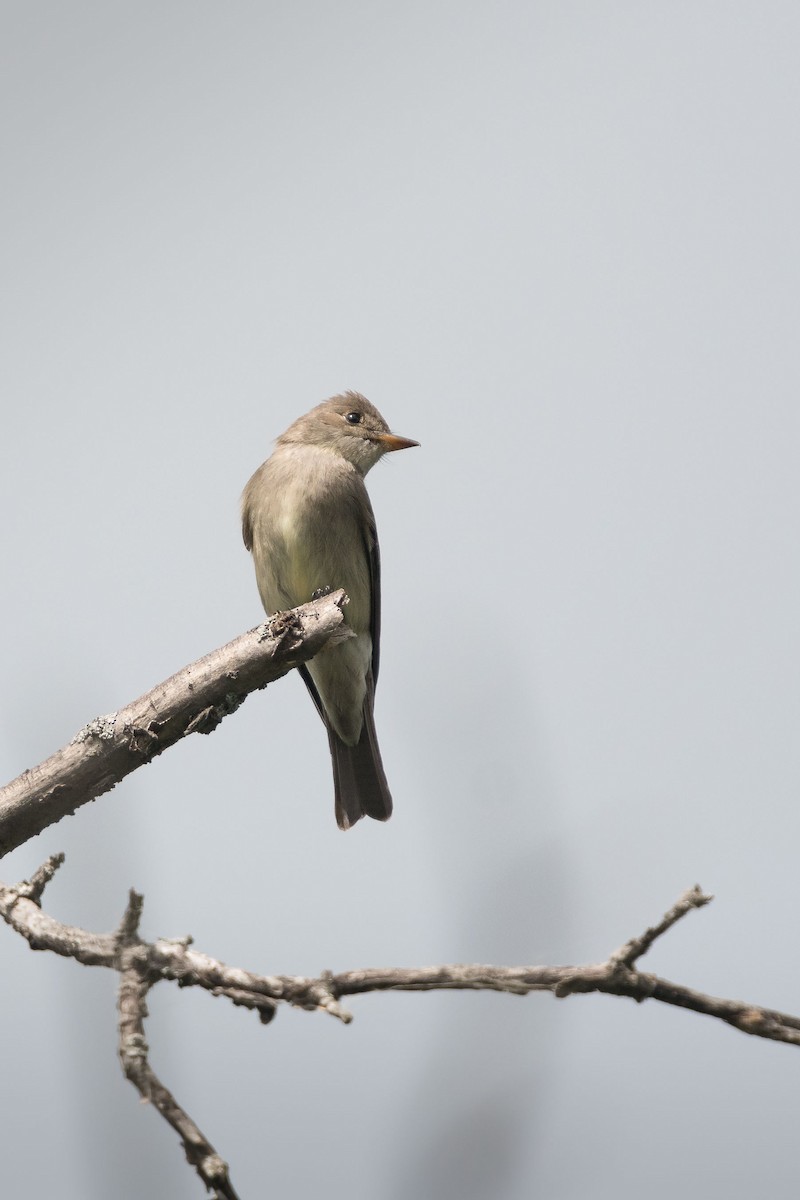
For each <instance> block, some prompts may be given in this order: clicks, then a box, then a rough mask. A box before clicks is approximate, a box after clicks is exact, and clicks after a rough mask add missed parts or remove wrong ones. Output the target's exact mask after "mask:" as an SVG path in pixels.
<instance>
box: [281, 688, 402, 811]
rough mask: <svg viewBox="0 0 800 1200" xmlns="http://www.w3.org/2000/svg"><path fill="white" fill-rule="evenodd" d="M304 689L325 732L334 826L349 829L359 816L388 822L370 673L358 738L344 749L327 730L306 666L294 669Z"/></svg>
mask: <svg viewBox="0 0 800 1200" xmlns="http://www.w3.org/2000/svg"><path fill="white" fill-rule="evenodd" d="M298 670H299V672H300V674H301V676H302V678H303V682H304V683H305V685H306V687H307V688H308V690H309V692H310V694H311V699H312V700H313V701H314V706H315V708H316V710H317V712H318V713H319V715H320V717H321V718H322V720H323V722H324V724H325V728H326V729H327V731H328V745H329V746H330V749H331V762H332V764H333V786H334V793H335V797H336V824H337V825H338V826H339V828H340V829H350V828H351V827H352V826H353V825H355V823H356V821H360V820H361V818H362V817H373V818H374V819H375V820H376V821H388V820H389V817H390V816H391V815H392V793H391V792H390V791H389V784H388V783H387V782H386V774H385V772H384V770H383V763H382V761H381V752H380V749H379V747H378V735H377V734H376V732H375V718H374V716H373V713H372V706H373V703H374V699H375V685H374V683H373V680H372V672H371V671H370V672H369V673H368V674H367V694H366V696H365V697H364V723H363V725H362V727H361V737H360V738H359V739H358V742H357V743H356V745H355V746H348V745H347V743H346V742H343V741H342V739H341V738H340V737H339V735H338V734H337V733H336V731H335V730H334V729H333V728H332V727H331V725H330V723H329V721H328V720H327V718H326V716H325V710H324V708H323V706H322V701H321V700H320V696H319V692H318V691H317V689H316V686H315V684H314V681H313V679H312V678H311V674H310V672H309V670H308V667H306V666H302V667H299V668H298Z"/></svg>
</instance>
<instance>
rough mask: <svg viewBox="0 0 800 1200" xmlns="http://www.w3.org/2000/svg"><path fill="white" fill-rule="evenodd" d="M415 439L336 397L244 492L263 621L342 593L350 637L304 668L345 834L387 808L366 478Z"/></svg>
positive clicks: (373, 411) (305, 420) (362, 402)
mask: <svg viewBox="0 0 800 1200" xmlns="http://www.w3.org/2000/svg"><path fill="white" fill-rule="evenodd" d="M418 445H419V442H415V441H413V440H412V439H411V438H406V437H400V436H398V435H397V434H394V433H392V432H391V431H390V429H389V426H388V425H387V423H386V421H385V420H384V419H383V417H382V416H381V414H380V413H379V412H378V410H377V408H375V406H374V405H373V404H371V403H370V401H369V400H367V398H366V397H365V396H362V395H361V394H360V393H359V392H352V391H348V392H343V393H342V394H340V395H337V396H332V397H331V398H330V399H329V400H324V401H323V402H322V403H321V404H318V405H317V406H316V408H312V409H311V411H310V412H307V413H305V414H304V415H303V416H302V417H299V418H298V420H296V421H295V422H294V424H293V425H290V426H289V428H288V429H287V430H286V432H285V433H283V434H281V436H280V437H279V438H277V440H276V443H275V449H274V451H273V453H272V455H271V456H270V457H269V458H268V459H267V460H266V462H264V463H262V465H261V466H260V467H259V468H258V470H257V471H256V472H255V473H254V474H253V476H252V477H251V478H250V480H249V481H248V483H247V485H246V487H245V489H244V492H243V493H242V536H243V538H244V544H245V547H246V548H247V549H248V550H249V551H250V552H251V553H252V556H253V563H254V566H255V574H256V583H257V585H258V591H259V594H260V596H261V602H262V604H263V605H264V609H265V611H266V613H267V615H268V616H271V615H273V614H274V613H276V612H279V611H282V610H284V609H287V608H296V607H297V606H298V605H300V604H305V603H306V602H307V601H309V600H312V599H316V598H317V597H319V596H321V595H324V594H326V593H327V592H329V591H331V590H333V589H334V588H343V589H344V591H345V592H346V593H347V596H348V597H349V601H350V602H349V604H348V606H347V609H346V610H345V615H346V619H347V624H348V625H349V627H350V630H351V631H352V632H351V636H350V637H348V638H347V639H346V640H343V641H340V642H338V643H337V644H336V645H331V644H329V645H327V646H326V647H324V648H323V650H321V651H320V653H319V654H317V655H316V656H315V657H314V658H313V659H312V660H311V661H310V662H308V663H306V664H305V665H303V666H301V667H300V668H299V671H300V674H301V676H302V677H303V681H304V682H305V685H306V687H307V688H308V691H309V692H310V694H311V699H312V700H313V701H314V705H315V707H316V709H317V712H318V713H319V715H320V716H321V717H322V720H323V722H324V724H325V728H326V730H327V733H328V744H329V747H330V753H331V761H332V765H333V782H334V794H335V814H336V822H337V824H338V826H339V828H340V829H350V828H351V827H352V826H353V825H355V823H356V822H357V821H359V820H360V819H361V817H363V816H369V817H373V818H374V819H375V820H376V821H387V820H388V819H389V817H390V816H391V813H392V795H391V792H390V791H389V785H388V783H387V781H386V774H385V772H384V769H383V763H382V761H381V754H380V750H379V748H378V738H377V734H376V732H375V720H374V716H373V704H374V699H375V685H376V683H377V681H378V663H379V656H380V628H381V589H380V574H381V571H380V551H379V548H378V533H377V529H376V527H375V517H374V514H373V511H372V505H371V504H370V500H369V496H368V494H367V488H366V484H365V482H364V477H365V476H366V474H367V472H368V471H369V470H370V469H371V468H372V467H374V466H375V464H376V463H377V462H378V461H379V459H381V458H382V457H383V455H384V454H387V453H389V452H391V451H395V450H405V449H407V448H409V447H411V446H418Z"/></svg>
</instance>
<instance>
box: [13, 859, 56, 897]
mask: <svg viewBox="0 0 800 1200" xmlns="http://www.w3.org/2000/svg"><path fill="white" fill-rule="evenodd" d="M65 858H66V855H65V854H64V853H63V851H62V852H61V853H59V854H51V855H50V857H49V858H48V860H47V862H43V863H42V865H41V866H40V867H37V868H36V870H35V871H34V872H33V874H32V875H31V877H30V879H25V880H23V882H22V883H20V884H18V885H17V888H16V891H17V893H18V894H19V895H20V896H24V897H25V899H26V900H32V901H33V903H34V904H39V902H40V901H41V899H42V894H43V892H44V889H45V888H46V887H47V885H48V883H49V882H50V880H51V879H52V878H53V876H54V875H55V873H56V871H57V870H58V868H59V867H60V866H62V864H63V863H64V860H65Z"/></svg>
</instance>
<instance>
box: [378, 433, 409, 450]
mask: <svg viewBox="0 0 800 1200" xmlns="http://www.w3.org/2000/svg"><path fill="white" fill-rule="evenodd" d="M377 441H378V444H379V445H380V446H381V448H382V449H383V450H386V451H389V450H408V448H409V447H410V446H418V445H419V442H415V441H414V440H413V439H412V438H404V437H398V436H397V434H396V433H381V434H380V435H379V436H378V438H377Z"/></svg>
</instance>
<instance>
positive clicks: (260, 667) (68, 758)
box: [0, 590, 349, 857]
mask: <svg viewBox="0 0 800 1200" xmlns="http://www.w3.org/2000/svg"><path fill="white" fill-rule="evenodd" d="M346 603H347V597H346V596H345V594H344V592H343V591H341V590H339V591H337V592H332V593H331V594H330V595H329V596H324V597H322V598H320V599H319V600H315V601H313V602H312V603H311V604H304V605H303V606H302V607H301V608H295V609H292V610H291V611H290V612H285V613H279V614H278V615H277V616H275V617H273V618H272V619H271V620H270V621H269V622H267V624H266V625H259V626H257V627H256V628H255V629H251V630H249V632H248V633H245V634H242V636H241V637H238V638H236V640H235V641H233V642H229V643H228V645H227V646H222V647H220V649H218V650H214V651H212V652H211V654H207V655H206V656H205V658H201V659H199V660H198V661H197V662H194V663H192V664H191V665H190V666H188V667H184V669H183V670H182V671H179V672H178V673H177V674H176V675H173V676H172V677H171V678H170V679H167V680H165V681H164V683H160V684H158V686H157V687H154V688H153V689H152V690H151V691H149V692H147V693H146V694H145V695H144V696H140V697H139V699H138V700H134V701H133V702H132V703H131V704H128V705H127V706H126V707H125V708H123V709H120V710H119V712H115V713H111V714H109V715H108V716H104V717H96V718H95V719H94V720H93V721H90V722H89V724H88V725H85V726H84V727H83V729H81V730H80V731H79V732H78V733H77V734H76V735H75V737H74V738H73V739H72V741H71V742H69V744H68V745H66V746H64V747H62V749H61V750H58V751H57V752H56V753H55V754H53V755H52V756H51V757H50V758H48V759H47V760H46V761H45V762H43V763H40V764H39V766H37V767H32V768H31V769H30V770H28V771H25V772H24V773H23V774H22V775H20V776H19V777H18V778H17V779H14V780H13V781H12V782H11V783H9V784H7V785H6V787H4V788H2V789H0V857H2V856H3V855H4V854H7V853H8V852H9V851H10V850H14V849H16V847H17V846H21V845H22V844H23V842H26V841H27V840H28V838H31V837H33V836H34V834H37V833H41V832H42V830H43V829H46V828H47V827H48V826H49V825H53V824H54V823H55V822H56V821H59V820H61V818H62V817H64V816H67V815H68V814H71V813H74V812H75V810H76V809H77V808H79V807H80V806H81V805H82V804H86V803H87V801H89V800H94V799H95V798H96V797H97V796H101V795H102V794H103V793H104V792H108V791H110V790H111V788H113V787H114V786H115V784H117V783H119V781H120V780H121V779H124V777H125V776H126V775H128V774H130V772H131V771H134V770H135V769H136V768H137V767H140V766H143V765H144V764H145V763H149V762H150V761H151V760H152V759H154V758H155V757H156V756H157V755H159V754H161V753H162V752H163V751H164V750H166V749H167V748H168V747H169V746H173V745H174V744H175V743H176V742H178V741H180V739H181V738H183V737H185V736H186V735H187V734H189V733H211V732H212V730H214V729H216V727H217V725H219V723H220V721H222V720H223V719H224V718H225V717H226V716H227V715H228V714H230V713H232V712H235V711H236V709H237V708H238V707H239V705H240V704H241V703H242V702H243V701H244V700H245V699H246V697H247V696H248V695H249V693H250V692H253V691H255V690H256V689H257V688H262V687H264V686H265V685H266V684H267V683H271V682H272V681H273V680H275V679H279V678H280V677H281V676H282V675H285V674H286V673H287V671H290V670H291V669H292V668H293V667H296V666H299V665H300V664H301V663H304V662H306V661H307V660H308V659H309V658H313V656H314V655H315V654H316V653H317V652H318V651H319V650H320V649H321V648H322V647H323V646H324V645H325V644H326V642H328V640H329V639H331V638H333V639H337V638H341V637H342V636H345V637H346V636H348V634H349V631H348V628H347V626H346V625H345V623H344V615H343V607H344V605H345V604H346Z"/></svg>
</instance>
